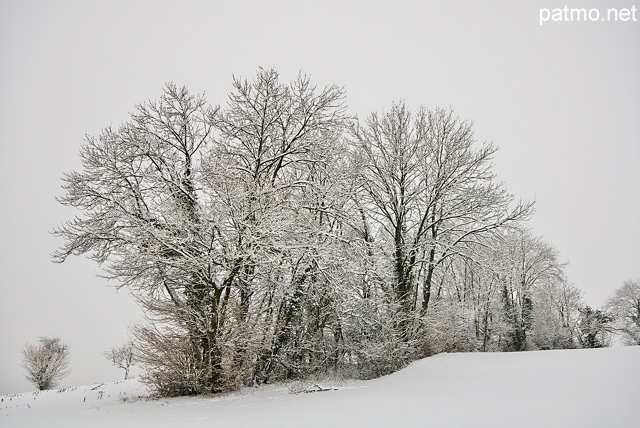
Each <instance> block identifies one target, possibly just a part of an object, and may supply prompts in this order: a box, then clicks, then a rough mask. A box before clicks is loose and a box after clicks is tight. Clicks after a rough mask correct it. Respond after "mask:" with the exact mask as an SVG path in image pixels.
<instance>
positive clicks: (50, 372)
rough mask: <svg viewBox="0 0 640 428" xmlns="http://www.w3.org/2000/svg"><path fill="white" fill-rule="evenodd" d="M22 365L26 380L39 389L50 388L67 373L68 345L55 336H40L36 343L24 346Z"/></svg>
mask: <svg viewBox="0 0 640 428" xmlns="http://www.w3.org/2000/svg"><path fill="white" fill-rule="evenodd" d="M22 366H23V367H24V369H25V370H26V371H27V373H26V375H25V377H26V378H27V380H29V382H31V383H33V384H34V385H35V386H36V387H37V388H38V389H39V390H41V391H42V390H45V389H51V388H53V387H55V386H56V385H57V384H58V382H59V381H60V380H62V378H63V377H65V376H66V375H67V374H69V371H70V369H69V346H68V345H66V344H64V343H62V342H61V340H60V339H59V338H57V337H41V338H40V339H39V344H38V345H31V344H27V345H26V346H25V348H24V350H23V351H22Z"/></svg>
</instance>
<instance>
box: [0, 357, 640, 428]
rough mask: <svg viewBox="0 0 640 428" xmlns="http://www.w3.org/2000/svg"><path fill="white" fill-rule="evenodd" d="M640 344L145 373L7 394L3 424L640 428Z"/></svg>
mask: <svg viewBox="0 0 640 428" xmlns="http://www.w3.org/2000/svg"><path fill="white" fill-rule="evenodd" d="M639 363H640V347H616V348H606V349H585V350H570V351H536V352H522V353H468V354H441V355H436V356H434V357H430V358H427V359H424V360H421V361H417V362H415V363H413V364H411V365H410V366H409V367H407V368H405V369H404V370H401V371H399V372H397V373H395V374H392V375H390V376H386V377H383V378H380V379H376V380H372V381H366V382H364V381H362V382H356V381H349V382H341V383H333V384H331V383H326V382H325V383H323V384H322V386H323V387H327V388H328V387H333V388H336V389H332V390H329V391H323V392H314V393H299V394H293V393H292V392H291V390H293V389H295V388H293V387H292V386H291V385H289V386H287V385H278V386H269V387H264V388H250V389H245V390H243V391H241V392H238V393H233V394H225V395H220V396H213V397H211V396H210V397H184V398H174V399H160V400H151V399H147V398H144V397H145V395H146V388H145V387H144V386H143V385H141V384H140V383H139V382H137V381H136V380H130V381H126V382H112V383H107V384H104V385H90V386H86V387H72V388H67V389H62V390H60V391H56V390H52V391H45V392H40V393H24V394H14V395H7V396H3V397H0V399H1V400H2V401H1V402H0V427H62V428H73V427H110V428H125V427H139V428H145V427H149V428H151V427H153V428H161V427H185V428H187V427H194V428H200V427H213V426H216V427H261V428H262V427H265V428H266V427H353V428H360V427H367V428H371V427H618V428H620V427H638V426H640V415H639V414H638V411H637V406H638V402H639V401H638V398H639V393H640V364H639Z"/></svg>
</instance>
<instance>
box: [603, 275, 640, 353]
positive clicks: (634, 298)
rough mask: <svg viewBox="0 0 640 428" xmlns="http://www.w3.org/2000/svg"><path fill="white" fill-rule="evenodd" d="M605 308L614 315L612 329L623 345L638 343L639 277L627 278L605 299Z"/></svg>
mask: <svg viewBox="0 0 640 428" xmlns="http://www.w3.org/2000/svg"><path fill="white" fill-rule="evenodd" d="M605 309H606V310H607V312H608V313H610V314H611V315H612V316H613V317H614V321H613V328H614V331H615V332H617V333H620V334H621V335H622V340H623V343H624V344H625V345H640V279H635V280H631V279H629V280H627V281H625V282H624V284H622V286H621V287H620V288H618V289H616V291H615V292H614V293H613V295H612V296H611V297H609V299H608V300H607V303H606V305H605Z"/></svg>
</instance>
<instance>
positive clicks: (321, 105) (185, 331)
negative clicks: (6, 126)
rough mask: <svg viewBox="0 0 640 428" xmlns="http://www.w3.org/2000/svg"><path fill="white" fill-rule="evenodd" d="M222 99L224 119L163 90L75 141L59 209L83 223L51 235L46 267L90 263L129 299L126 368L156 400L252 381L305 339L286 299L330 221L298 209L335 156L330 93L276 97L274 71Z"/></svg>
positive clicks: (321, 209)
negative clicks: (133, 313)
mask: <svg viewBox="0 0 640 428" xmlns="http://www.w3.org/2000/svg"><path fill="white" fill-rule="evenodd" d="M233 85H234V91H233V92H232V94H231V95H230V97H229V103H228V106H227V107H226V108H225V109H224V110H220V109H218V108H213V107H210V106H208V104H207V103H206V102H205V100H204V98H203V97H202V96H195V95H192V94H191V93H189V91H188V90H187V89H186V88H179V87H177V86H175V85H173V84H169V85H167V87H166V88H165V90H164V94H163V95H162V97H161V98H160V100H159V101H157V102H148V103H146V104H142V105H140V106H138V107H137V109H136V112H135V113H133V114H132V115H131V120H130V121H128V122H127V123H125V124H123V125H122V126H121V127H120V128H119V129H117V130H113V129H110V128H108V129H105V130H104V131H103V133H102V134H101V135H100V136H99V137H98V138H94V137H88V138H87V142H86V144H85V145H84V146H83V147H82V149H81V157H82V160H83V170H82V171H79V172H71V173H69V174H66V175H65V177H64V182H65V185H64V188H65V190H66V191H67V193H66V195H65V196H63V197H62V198H60V199H59V200H60V202H61V203H62V204H64V205H69V206H73V207H76V208H78V209H80V210H81V211H82V213H83V214H82V216H79V217H76V218H75V219H74V220H72V221H70V222H68V223H66V224H65V225H63V226H62V227H61V228H59V229H58V230H56V231H55V233H56V234H58V235H59V236H62V237H63V238H64V239H65V244H64V245H63V247H62V248H61V249H60V250H59V251H58V252H57V253H56V254H55V255H54V257H55V259H56V260H57V261H59V262H62V261H64V260H65V259H66V258H67V257H68V256H70V255H80V254H90V255H91V257H92V258H93V259H94V260H96V261H97V262H98V263H100V264H101V265H102V267H103V268H104V270H105V271H106V273H107V275H108V276H109V277H111V278H113V279H114V280H115V281H117V284H118V286H120V287H122V286H126V287H129V288H131V289H132V291H133V292H134V294H135V295H136V298H137V299H138V300H139V301H140V302H141V303H142V304H143V305H144V306H145V308H146V309H147V313H148V314H149V316H150V321H151V323H152V324H151V325H150V326H148V327H144V326H141V327H140V328H139V329H138V330H137V332H136V337H137V338H138V339H139V340H138V342H139V343H136V347H137V348H138V351H139V352H138V357H139V359H140V361H141V363H143V364H144V365H146V366H147V369H148V375H149V376H148V377H147V379H148V380H150V381H151V382H152V383H154V384H156V386H158V387H159V388H160V389H163V391H164V392H165V393H167V394H189V393H199V392H203V391H211V392H215V391H219V390H223V389H228V388H230V387H235V386H237V385H238V383H243V382H248V381H250V380H251V379H252V378H259V377H264V373H263V372H265V371H267V372H269V371H270V370H271V367H274V364H271V363H269V362H266V363H265V361H264V360H265V359H267V360H273V361H276V360H277V361H280V359H281V358H282V351H281V350H282V346H283V342H289V341H290V340H293V339H292V337H291V335H290V334H289V332H290V331H291V329H299V328H300V331H301V332H302V331H307V330H306V329H305V328H303V327H299V326H297V324H298V323H299V322H300V320H301V318H299V316H298V315H297V314H298V313H299V310H298V309H297V308H298V305H299V304H300V299H298V298H296V297H295V296H297V295H298V294H299V293H301V292H302V291H303V290H305V291H306V289H308V288H309V287H310V286H311V284H312V283H313V284H318V286H319V285H320V284H324V282H322V281H319V278H321V277H326V273H325V272H329V271H328V270H324V266H323V263H320V261H319V260H318V257H317V256H316V255H317V252H316V251H315V250H316V248H317V247H316V246H315V245H313V242H318V243H319V244H322V242H319V241H318V239H320V238H322V237H324V238H323V239H327V237H330V236H331V234H326V233H325V232H327V230H328V229H327V228H331V227H335V222H332V221H331V220H330V217H331V211H332V210H333V207H331V206H324V205H323V204H325V203H326V201H322V200H320V199H317V198H316V201H315V202H313V201H312V200H310V199H309V198H310V197H311V196H313V195H316V194H317V193H314V192H315V190H313V189H320V188H322V187H323V186H319V185H317V184H318V183H317V182H316V181H317V179H316V177H315V176H317V174H318V171H319V170H321V169H322V168H324V166H325V165H327V164H328V162H329V161H330V159H331V155H332V153H333V152H334V147H336V146H337V145H336V141H337V138H338V137H339V136H340V133H341V127H342V121H343V120H344V118H343V111H342V109H343V108H342V97H343V95H342V91H341V90H340V89H339V88H337V87H327V88H324V89H322V90H318V89H317V88H316V87H315V86H314V85H312V84H311V83H310V80H309V78H308V77H306V76H302V75H301V76H299V78H298V79H297V80H295V81H293V82H292V83H291V84H283V83H280V82H279V80H278V74H277V73H276V72H275V71H273V70H260V71H259V72H258V74H257V76H256V78H255V80H254V81H253V82H248V81H244V80H241V79H235V80H234V82H233ZM314 175H315V176H314ZM324 187H325V188H326V187H327V186H324ZM320 218H322V219H326V221H325V220H321V219H320ZM323 228H324V229H323ZM314 239H315V241H314ZM323 245H324V244H323ZM322 293H324V292H322ZM322 293H321V294H320V296H318V297H319V298H320V300H322V299H324V298H329V296H330V293H325V294H324V297H323V294H322ZM304 296H305V297H306V296H308V293H307V292H305V294H304ZM329 301H330V300H329ZM321 307H323V308H325V309H323V312H324V311H325V310H327V311H329V314H333V313H334V311H333V310H332V309H329V308H330V305H329V306H327V305H325V304H324V303H322V304H321ZM304 309H305V310H306V308H304ZM326 316H327V314H326V313H320V314H319V317H320V318H319V320H320V321H322V320H324V319H325V318H326ZM331 316H332V317H333V318H332V319H335V316H334V315H331ZM316 321H318V319H316ZM316 321H314V322H316ZM320 325H323V323H319V324H318V326H320ZM168 344H173V345H174V346H173V348H172V349H167V345H168ZM287 346H290V345H289V344H287ZM298 348H299V346H298ZM165 354H166V355H167V358H165V359H162V358H157V356H159V355H165ZM169 357H170V358H169ZM296 359H299V360H300V361H306V360H307V359H308V356H307V355H299V356H298V357H296ZM283 363H284V364H286V362H283ZM276 365H277V364H276ZM265 367H267V368H265ZM281 367H282V365H281ZM289 369H293V371H296V369H295V367H293V366H289ZM256 370H257V371H258V372H259V373H255V371H256ZM168 373H170V375H167V374H168Z"/></svg>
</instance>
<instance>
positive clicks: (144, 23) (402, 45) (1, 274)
mask: <svg viewBox="0 0 640 428" xmlns="http://www.w3.org/2000/svg"><path fill="white" fill-rule="evenodd" d="M634 2H635V4H636V7H638V6H640V2H637V1H635V0H633V1H608V2H592V1H579V2H577V1H576V2H574V3H575V4H572V5H570V6H574V7H578V6H579V7H586V8H591V7H597V8H600V10H602V11H604V10H605V7H608V8H613V7H620V8H621V7H625V8H629V7H631V6H633V5H634ZM565 4H566V2H564V1H563V0H562V1H561V0H547V1H543V2H538V1H527V2H520V1H490V2H489V1H487V2H481V1H473V0H469V1H451V0H447V1H445V0H442V1H402V0H400V1H398V0H395V1H391V0H389V1H349V0H340V1H330V0H329V1H328V0H322V1H293V0H291V1H273V0H269V1H258V0H255V1H250V0H246V1H237V0H236V1H209V2H204V1H158V0H154V1H146V2H145V1H136V0H127V1H88V0H81V1H80V0H79V1H54V0H46V1H28V0H27V1H25V0H15V1H8V0H0V125H1V126H0V204H1V205H0V206H1V210H0V394H4V393H11V392H19V391H27V390H30V389H32V387H31V385H29V384H28V383H27V381H26V380H24V378H23V377H22V369H21V368H20V366H19V364H20V358H19V354H20V350H21V349H22V347H23V346H24V344H25V343H27V342H34V341H35V340H37V338H38V337H39V336H43V335H56V336H60V337H61V338H63V340H65V341H66V342H67V343H69V344H70V346H71V349H72V367H73V369H74V371H73V373H72V374H71V375H70V376H69V377H68V378H66V380H65V383H67V384H86V383H90V382H94V381H102V380H111V379H117V378H118V377H119V376H121V373H120V372H119V371H117V370H116V369H115V368H111V367H110V366H109V364H108V362H107V361H106V359H105V358H104V357H103V356H102V354H101V353H102V352H103V351H104V350H106V349H108V348H110V347H111V346H114V345H119V344H121V343H122V342H124V340H125V339H126V337H127V323H131V322H132V320H135V318H136V317H137V309H136V307H135V305H134V304H133V303H132V302H131V300H130V298H129V297H128V295H127V293H126V292H124V291H120V292H119V293H116V292H115V290H114V289H112V288H109V287H108V286H107V284H106V282H105V281H104V280H103V279H100V278H98V277H97V276H96V274H97V273H98V272H99V269H98V267H97V266H96V265H95V264H93V263H92V262H89V261H87V260H85V259H81V258H74V259H71V260H68V261H67V262H66V263H65V264H63V265H55V264H53V263H51V261H50V257H49V254H50V253H51V252H52V251H53V250H54V249H55V248H56V247H57V246H58V245H59V244H60V243H61V242H60V241H59V240H57V239H56V238H54V237H52V236H51V235H50V234H49V233H48V232H49V231H50V230H51V229H52V228H53V227H55V226H57V225H59V224H60V223H62V222H63V221H65V220H67V219H69V218H71V217H72V216H73V215H75V214H76V213H75V212H74V211H73V210H72V209H67V208H64V207H61V206H59V205H58V204H57V203H56V202H55V200H54V198H55V196H59V195H61V194H62V190H61V189H60V184H61V182H60V177H61V175H62V173H63V172H65V171H69V170H72V169H74V168H78V167H79V157H78V149H79V146H80V144H81V143H82V140H83V136H84V135H85V133H89V134H97V133H99V131H100V129H101V128H103V127H105V126H108V125H114V126H117V125H118V124H120V123H122V122H123V121H125V120H126V119H127V114H128V112H130V111H132V110H133V106H134V105H135V104H136V103H139V102H143V101H145V100H148V99H157V98H158V97H159V95H160V93H161V90H162V87H163V85H164V84H165V82H167V81H174V82H175V83H177V84H185V85H187V86H188V87H189V88H190V89H191V90H192V91H193V92H206V94H207V98H208V100H209V102H210V103H212V104H221V103H224V102H225V97H226V95H227V94H228V92H229V90H230V87H231V76H232V74H236V75H241V76H245V77H249V78H251V77H252V76H253V75H254V74H255V72H256V70H257V68H258V67H259V66H262V67H267V68H268V67H275V68H276V69H277V70H279V71H280V73H281V75H282V77H283V79H284V80H288V79H289V78H292V77H294V76H295V75H296V74H297V72H298V71H299V70H303V71H305V72H308V73H311V75H312V76H313V79H314V80H315V81H316V82H317V83H318V84H320V85H324V84H338V85H341V86H344V87H345V88H346V90H347V94H348V99H347V101H348V104H349V106H350V109H351V111H352V112H353V113H356V114H358V115H359V116H360V117H364V116H366V115H367V114H368V113H369V112H371V111H372V110H379V109H383V108H388V107H389V106H390V104H391V103H392V102H393V101H395V100H398V99H400V98H403V99H405V100H406V101H407V103H408V104H409V105H410V106H414V107H415V106H418V105H421V104H422V105H425V106H427V107H436V106H443V107H447V106H452V107H453V108H454V109H455V110H456V112H457V113H458V114H459V115H460V116H461V117H462V118H465V119H470V120H473V121H474V122H475V131H476V136H477V137H478V138H479V139H480V140H487V141H493V142H495V143H496V144H497V145H498V146H499V148H500V151H499V152H498V154H497V156H496V158H495V161H496V168H495V170H496V172H497V173H498V175H499V178H500V179H501V180H503V181H505V182H506V185H507V187H508V188H509V189H510V191H512V192H513V193H515V194H516V195H517V196H519V197H522V198H524V199H535V200H536V202H537V213H536V215H535V217H534V218H533V220H532V221H531V226H532V227H533V229H534V231H535V232H536V233H537V234H541V235H544V237H545V239H546V240H547V241H548V242H550V243H551V244H553V245H554V246H556V247H557V248H558V250H559V251H560V252H561V254H562V257H563V259H564V260H566V261H568V262H569V263H570V265H569V267H568V269H567V272H568V274H569V277H570V280H571V281H572V282H574V283H575V284H576V285H577V286H578V287H579V288H581V289H582V290H584V291H585V293H586V298H587V302H588V303H589V304H591V305H593V306H599V305H601V304H602V303H603V301H604V300H605V298H606V297H607V295H609V294H610V293H611V292H612V291H613V289H615V288H616V287H618V286H620V285H621V284H622V282H623V281H624V280H625V279H628V278H637V277H640V266H639V265H638V259H639V256H640V249H639V247H638V241H639V238H640V223H639V221H638V218H639V215H638V213H639V212H640V192H639V187H640V186H639V183H640V168H638V161H640V120H639V119H640V82H639V80H638V76H640V54H639V52H640V50H639V49H638V46H639V42H640V23H639V22H637V21H636V22H633V21H631V22H617V23H613V22H608V23H607V22H555V23H548V24H546V25H543V26H540V25H539V10H540V7H549V8H554V7H564V5H565ZM605 5H606V6H605ZM636 15H637V16H636V17H637V18H638V19H640V11H639V12H637V13H636Z"/></svg>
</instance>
